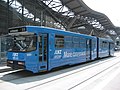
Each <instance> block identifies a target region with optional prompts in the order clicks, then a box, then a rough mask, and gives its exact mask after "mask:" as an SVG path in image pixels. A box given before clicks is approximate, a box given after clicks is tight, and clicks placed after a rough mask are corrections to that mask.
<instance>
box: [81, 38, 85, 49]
mask: <svg viewBox="0 0 120 90" xmlns="http://www.w3.org/2000/svg"><path fill="white" fill-rule="evenodd" d="M80 48H86V40H85V39H84V38H82V37H81V38H80Z"/></svg>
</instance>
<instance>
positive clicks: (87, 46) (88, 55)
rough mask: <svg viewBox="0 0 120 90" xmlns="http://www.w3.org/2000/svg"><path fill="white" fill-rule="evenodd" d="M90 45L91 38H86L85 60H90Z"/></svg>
mask: <svg viewBox="0 0 120 90" xmlns="http://www.w3.org/2000/svg"><path fill="white" fill-rule="evenodd" d="M91 47H92V43H91V39H87V40H86V60H87V61H89V60H91Z"/></svg>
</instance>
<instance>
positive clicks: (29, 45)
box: [8, 35, 37, 52]
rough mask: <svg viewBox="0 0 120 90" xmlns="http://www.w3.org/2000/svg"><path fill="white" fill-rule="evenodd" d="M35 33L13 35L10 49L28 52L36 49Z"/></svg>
mask: <svg viewBox="0 0 120 90" xmlns="http://www.w3.org/2000/svg"><path fill="white" fill-rule="evenodd" d="M36 43H37V42H36V36H35V35H17V36H12V39H11V45H10V49H9V50H8V51H16V52H18V51H20V52H28V51H33V50H36V46H37V45H36Z"/></svg>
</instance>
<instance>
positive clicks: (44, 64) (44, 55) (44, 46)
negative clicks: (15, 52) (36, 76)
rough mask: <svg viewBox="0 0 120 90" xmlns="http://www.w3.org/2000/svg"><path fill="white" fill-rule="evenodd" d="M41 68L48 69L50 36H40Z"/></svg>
mask: <svg viewBox="0 0 120 90" xmlns="http://www.w3.org/2000/svg"><path fill="white" fill-rule="evenodd" d="M39 66H40V67H39V68H40V70H45V71H46V70H47V69H48V34H40V35H39Z"/></svg>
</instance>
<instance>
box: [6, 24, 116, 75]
mask: <svg viewBox="0 0 120 90" xmlns="http://www.w3.org/2000/svg"><path fill="white" fill-rule="evenodd" d="M9 35H10V36H11V37H12V39H11V46H10V49H9V50H8V52H7V65H8V66H10V67H12V68H14V69H19V68H24V69H25V70H28V71H32V72H33V73H38V72H44V71H49V70H51V69H53V68H56V67H59V66H64V65H73V64H78V63H82V62H87V61H91V60H95V59H97V58H102V57H107V56H111V55H113V54H114V43H113V41H112V40H108V39H104V38H97V37H95V36H88V35H84V34H79V33H73V32H68V31H63V30H58V29H53V28H47V27H39V26H21V27H14V28H10V29H9Z"/></svg>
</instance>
